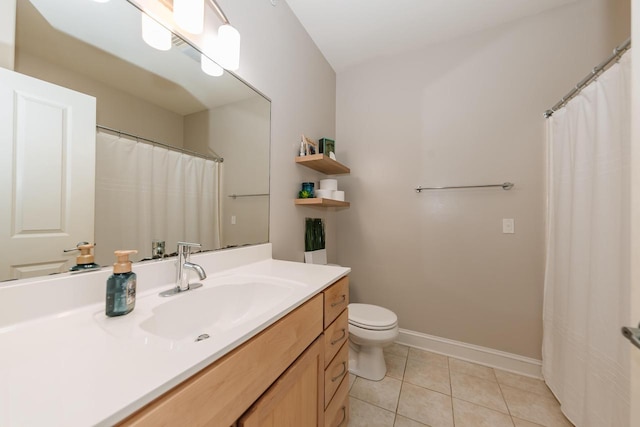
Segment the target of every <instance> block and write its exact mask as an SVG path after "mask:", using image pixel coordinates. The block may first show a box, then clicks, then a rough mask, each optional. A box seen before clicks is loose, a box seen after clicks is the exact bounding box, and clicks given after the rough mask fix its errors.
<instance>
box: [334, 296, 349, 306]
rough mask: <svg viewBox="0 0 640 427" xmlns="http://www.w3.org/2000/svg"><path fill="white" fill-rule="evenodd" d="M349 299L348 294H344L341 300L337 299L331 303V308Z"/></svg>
mask: <svg viewBox="0 0 640 427" xmlns="http://www.w3.org/2000/svg"><path fill="white" fill-rule="evenodd" d="M346 300H347V294H342V298H341V299H340V301H336V302H332V303H331V308H333V307H335V306H337V305H340V304H342V303H343V302H345V301H346Z"/></svg>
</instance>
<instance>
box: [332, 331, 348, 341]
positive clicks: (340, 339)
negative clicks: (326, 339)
mask: <svg viewBox="0 0 640 427" xmlns="http://www.w3.org/2000/svg"><path fill="white" fill-rule="evenodd" d="M346 336H347V330H346V329H345V328H342V335H340V338H338V339H335V340H331V345H336V343H339V342H340V341H342V340H343V339H345V337H346Z"/></svg>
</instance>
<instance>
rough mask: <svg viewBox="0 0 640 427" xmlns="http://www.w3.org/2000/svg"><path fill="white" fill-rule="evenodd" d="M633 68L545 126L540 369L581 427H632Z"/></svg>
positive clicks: (615, 73)
mask: <svg viewBox="0 0 640 427" xmlns="http://www.w3.org/2000/svg"><path fill="white" fill-rule="evenodd" d="M630 60H631V58H630V55H629V54H626V55H625V56H624V57H623V58H622V59H621V60H620V62H619V63H618V64H615V65H614V66H612V67H611V68H610V69H609V70H607V71H606V72H605V73H604V74H602V75H601V76H600V77H599V78H598V80H597V81H596V82H594V83H592V84H591V85H589V86H588V87H587V88H585V89H584V90H583V91H582V93H581V94H580V95H579V96H577V97H576V98H574V99H573V100H571V101H570V102H569V103H568V104H567V106H566V107H565V108H563V109H561V110H559V111H557V112H556V113H555V114H554V115H553V117H552V118H550V119H549V120H548V128H547V129H548V143H549V159H550V163H549V171H550V173H549V211H548V238H547V266H546V275H545V293H544V314H543V325H544V335H543V350H542V370H543V375H544V378H545V381H546V382H547V384H548V385H549V387H550V388H551V390H552V391H553V392H554V393H555V395H556V396H557V397H558V400H559V401H560V403H561V405H562V411H563V412H564V414H565V415H566V416H567V418H569V420H571V421H572V422H573V423H574V424H575V425H576V426H577V427H624V426H628V425H629V418H628V417H629V374H630V372H629V357H628V352H629V343H628V342H626V340H625V339H624V338H623V337H622V335H621V334H620V328H621V326H623V325H624V324H626V323H627V322H628V317H629V302H628V298H629V293H630V287H629V251H630V248H629V245H630V242H629V199H630V194H629V179H630V177H629V172H630V171H629V150H630V129H631V125H630V108H631V101H630V99H631V98H630V91H631V83H630Z"/></svg>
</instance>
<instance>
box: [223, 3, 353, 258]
mask: <svg viewBox="0 0 640 427" xmlns="http://www.w3.org/2000/svg"><path fill="white" fill-rule="evenodd" d="M219 4H220V6H221V7H222V9H223V10H224V12H225V14H226V15H227V16H228V18H229V21H230V22H231V23H232V24H233V25H234V26H235V27H237V28H238V30H239V31H240V34H241V35H242V51H241V56H240V70H239V71H238V75H239V76H240V77H242V78H243V79H245V80H246V81H247V82H249V83H250V84H251V85H253V86H254V87H255V88H257V89H258V90H259V91H261V92H262V93H264V94H265V95H266V96H267V97H269V98H270V99H271V101H272V103H271V172H270V173H271V197H270V199H271V200H270V220H269V225H270V230H269V233H270V237H269V240H270V241H271V242H272V243H273V255H274V257H275V258H278V259H285V260H293V261H302V260H303V258H304V256H303V253H304V218H305V216H311V217H314V218H326V220H327V249H328V257H329V260H330V261H334V262H335V260H336V238H335V218H336V217H339V216H341V215H344V214H345V212H344V211H341V212H331V211H328V210H326V209H318V208H315V209H314V208H300V207H295V206H294V204H293V199H294V198H295V197H296V196H297V193H298V190H299V188H300V183H301V182H304V181H317V180H318V179H320V178H321V175H320V174H318V173H316V172H314V171H312V170H310V169H306V168H304V167H302V166H298V165H296V164H295V163H294V157H295V156H296V153H297V152H298V150H299V142H300V134H301V133H304V134H306V135H308V136H309V137H312V138H314V139H317V138H320V137H322V136H331V135H335V73H334V71H333V69H332V68H331V67H330V66H329V64H328V63H327V62H326V60H325V59H324V57H323V56H322V55H321V54H320V52H319V51H318V49H317V47H316V46H315V44H314V43H313V41H312V40H311V39H310V37H309V35H308V34H307V33H306V32H305V30H304V28H303V27H302V25H301V24H300V23H299V22H298V20H297V18H296V17H295V15H293V13H292V12H291V10H290V9H289V6H288V5H287V3H286V2H284V1H278V2H277V6H276V7H273V6H272V5H271V2H269V1H260V2H256V1H253V0H220V1H219Z"/></svg>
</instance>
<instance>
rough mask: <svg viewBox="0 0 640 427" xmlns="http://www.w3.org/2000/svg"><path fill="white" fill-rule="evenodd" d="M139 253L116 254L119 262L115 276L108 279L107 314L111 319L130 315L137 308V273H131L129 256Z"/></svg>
mask: <svg viewBox="0 0 640 427" xmlns="http://www.w3.org/2000/svg"><path fill="white" fill-rule="evenodd" d="M137 253H138V251H136V250H127V251H115V252H114V254H115V255H116V259H117V261H116V263H115V264H113V274H112V275H111V276H109V279H107V300H106V306H105V314H106V315H107V316H109V317H115V316H122V315H124V314H127V313H130V312H131V311H133V309H134V307H135V306H136V273H134V272H132V271H131V261H129V255H130V254H137Z"/></svg>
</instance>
